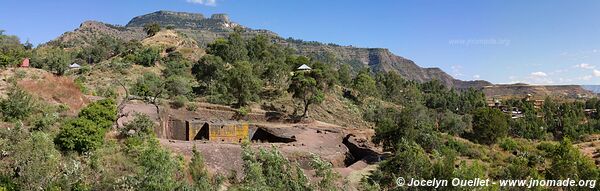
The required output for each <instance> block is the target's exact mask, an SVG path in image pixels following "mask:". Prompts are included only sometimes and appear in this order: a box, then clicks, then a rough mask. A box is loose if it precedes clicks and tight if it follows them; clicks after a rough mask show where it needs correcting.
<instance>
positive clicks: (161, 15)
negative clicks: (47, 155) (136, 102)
mask: <svg viewBox="0 0 600 191" xmlns="http://www.w3.org/2000/svg"><path fill="white" fill-rule="evenodd" d="M150 23H158V24H160V25H161V26H163V27H169V28H172V29H173V30H175V31H177V32H178V33H181V34H183V35H186V36H187V37H189V38H192V39H194V40H196V42H197V43H198V46H199V47H200V48H205V47H206V45H207V44H209V43H211V42H213V41H214V40H216V39H217V38H224V37H227V35H229V33H231V32H233V31H234V29H235V28H241V29H243V30H244V31H245V32H244V36H245V37H252V36H256V35H266V36H269V37H271V38H272V39H273V40H274V41H275V42H277V43H280V44H282V45H284V46H287V47H289V48H291V49H293V50H294V51H296V52H297V53H298V54H300V55H304V56H308V57H311V58H313V59H318V60H322V61H326V62H327V63H330V64H332V65H333V67H334V68H339V66H341V65H342V64H348V65H350V66H352V68H353V69H354V71H358V70H360V69H362V68H370V69H371V71H373V72H375V73H378V72H396V73H398V74H400V75H401V76H402V77H404V78H405V79H408V80H414V81H417V82H427V81H430V80H439V81H440V82H442V83H443V84H444V85H446V86H448V87H454V88H456V89H466V88H476V89H484V88H485V87H491V86H492V85H494V84H492V83H490V82H488V81H485V80H475V81H466V80H460V79H456V78H454V77H453V76H451V75H449V74H448V73H446V72H445V71H443V70H442V69H440V68H438V67H429V68H426V67H421V66H419V65H417V64H416V63H415V62H414V61H412V60H410V59H407V58H405V57H402V56H398V55H396V54H394V53H392V52H391V51H390V50H389V49H387V48H363V47H355V46H340V45H336V44H331V43H330V44H325V43H321V42H315V41H302V40H295V39H293V38H287V39H286V38H283V37H281V36H279V35H278V34H277V33H275V32H272V31H269V30H265V29H251V28H249V27H245V26H243V25H240V24H238V23H236V22H234V21H232V20H231V19H230V18H229V16H228V15H227V14H223V13H218V14H213V15H211V16H210V17H206V16H204V14H201V13H187V12H176V11H165V10H161V11H156V12H152V13H148V14H144V15H140V16H136V17H133V18H132V19H131V20H130V21H129V22H128V23H127V24H126V25H125V26H116V25H111V24H107V23H102V22H98V21H86V22H84V23H82V24H81V26H80V28H78V29H75V31H73V32H67V33H65V34H63V35H61V36H60V37H58V38H57V39H55V40H53V41H51V43H56V44H63V45H64V44H67V45H71V46H75V44H77V43H81V44H89V43H93V42H90V41H92V40H93V39H94V38H98V36H102V35H108V36H114V37H116V38H119V39H123V40H142V39H143V38H145V33H144V31H143V28H142V27H143V26H144V25H145V24H150ZM91 31H95V32H97V33H98V34H95V33H92V32H91ZM77 35H79V36H80V37H81V38H77V37H76V36H77ZM582 89H583V88H582Z"/></svg>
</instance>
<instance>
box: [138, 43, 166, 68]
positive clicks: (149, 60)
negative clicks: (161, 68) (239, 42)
mask: <svg viewBox="0 0 600 191" xmlns="http://www.w3.org/2000/svg"><path fill="white" fill-rule="evenodd" d="M159 57H160V51H159V50H158V49H156V48H152V47H148V48H145V49H143V50H141V51H139V52H138V53H137V54H136V59H135V61H136V62H137V63H138V64H140V65H142V66H146V67H150V66H154V64H155V63H156V61H158V59H159Z"/></svg>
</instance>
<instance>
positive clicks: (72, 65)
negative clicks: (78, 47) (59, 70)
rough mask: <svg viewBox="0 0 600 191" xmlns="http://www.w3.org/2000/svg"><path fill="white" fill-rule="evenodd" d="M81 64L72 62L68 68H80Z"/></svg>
mask: <svg viewBox="0 0 600 191" xmlns="http://www.w3.org/2000/svg"><path fill="white" fill-rule="evenodd" d="M80 67H81V66H80V65H79V64H77V63H73V64H71V65H69V68H80Z"/></svg>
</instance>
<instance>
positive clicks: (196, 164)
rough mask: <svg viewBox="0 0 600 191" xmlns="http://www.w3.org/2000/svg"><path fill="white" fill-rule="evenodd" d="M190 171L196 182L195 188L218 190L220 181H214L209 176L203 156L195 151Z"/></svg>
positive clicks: (193, 151)
mask: <svg viewBox="0 0 600 191" xmlns="http://www.w3.org/2000/svg"><path fill="white" fill-rule="evenodd" d="M189 171H190V174H191V175H192V180H193V182H194V186H195V188H196V189H198V190H207V191H208V190H218V188H219V186H220V185H221V182H220V180H219V179H213V178H212V177H210V175H209V174H208V170H206V167H205V164H204V158H203V157H202V154H200V152H198V150H196V147H195V146H194V149H193V150H192V159H191V161H190V164H189Z"/></svg>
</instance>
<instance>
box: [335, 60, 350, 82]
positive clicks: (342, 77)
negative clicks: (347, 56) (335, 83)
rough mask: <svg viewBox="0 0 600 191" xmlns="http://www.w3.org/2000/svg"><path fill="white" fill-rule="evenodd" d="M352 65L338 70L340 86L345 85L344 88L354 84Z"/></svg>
mask: <svg viewBox="0 0 600 191" xmlns="http://www.w3.org/2000/svg"><path fill="white" fill-rule="evenodd" d="M350 72H351V71H350V65H347V64H343V65H341V66H340V69H338V78H339V81H340V84H342V85H344V86H349V85H350V83H351V82H352V76H351V74H350Z"/></svg>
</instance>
